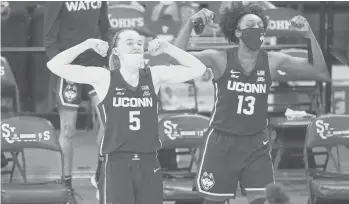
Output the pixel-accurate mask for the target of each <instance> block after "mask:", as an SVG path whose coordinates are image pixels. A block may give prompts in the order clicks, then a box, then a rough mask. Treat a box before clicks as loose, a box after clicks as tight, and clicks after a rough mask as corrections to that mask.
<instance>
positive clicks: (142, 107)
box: [99, 68, 161, 154]
mask: <svg viewBox="0 0 349 204" xmlns="http://www.w3.org/2000/svg"><path fill="white" fill-rule="evenodd" d="M99 108H100V112H101V116H102V120H104V122H105V127H106V130H105V135H104V137H103V138H102V141H101V152H100V153H101V154H109V153H112V152H130V153H152V152H156V151H157V150H158V149H159V148H160V147H161V143H160V141H159V137H158V98H157V94H156V93H155V90H154V86H153V80H152V77H151V73H150V69H149V68H146V69H141V70H140V76H139V84H138V86H137V87H131V86H130V85H129V84H128V83H127V82H126V81H125V80H124V79H123V77H122V76H121V74H120V71H119V70H115V71H113V72H111V82H110V87H109V90H108V93H107V96H106V97H105V99H104V100H103V101H102V102H101V103H100V104H99Z"/></svg>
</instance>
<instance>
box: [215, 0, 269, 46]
mask: <svg viewBox="0 0 349 204" xmlns="http://www.w3.org/2000/svg"><path fill="white" fill-rule="evenodd" d="M246 14H254V15H256V16H258V17H259V18H261V19H262V21H263V25H264V30H267V27H268V19H267V17H266V16H265V15H264V13H263V9H262V8H261V7H260V6H258V5H256V4H249V5H246V6H244V5H243V4H242V2H238V3H237V2H235V3H234V2H232V3H231V7H230V8H225V9H224V11H223V12H222V14H221V17H220V19H221V20H220V22H219V27H220V29H221V31H222V33H223V35H224V37H225V38H226V39H227V40H228V41H229V42H230V43H231V42H233V43H237V42H238V38H237V37H236V36H235V30H236V29H237V26H238V24H239V21H240V19H241V18H242V17H243V16H245V15H246Z"/></svg>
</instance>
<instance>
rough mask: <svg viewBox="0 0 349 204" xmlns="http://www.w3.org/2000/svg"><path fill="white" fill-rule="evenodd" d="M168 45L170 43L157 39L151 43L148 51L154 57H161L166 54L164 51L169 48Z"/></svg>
mask: <svg viewBox="0 0 349 204" xmlns="http://www.w3.org/2000/svg"><path fill="white" fill-rule="evenodd" d="M168 44H169V42H167V41H164V40H161V39H158V38H156V39H154V40H152V41H150V42H149V45H148V51H149V53H150V55H152V56H157V55H160V54H162V53H164V50H165V49H166V48H167V47H168Z"/></svg>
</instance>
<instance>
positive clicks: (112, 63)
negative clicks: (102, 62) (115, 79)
mask: <svg viewBox="0 0 349 204" xmlns="http://www.w3.org/2000/svg"><path fill="white" fill-rule="evenodd" d="M108 65H109V70H110V71H111V72H112V71H115V70H117V69H120V59H119V57H118V56H117V55H114V54H113V53H111V54H110V55H109V63H108Z"/></svg>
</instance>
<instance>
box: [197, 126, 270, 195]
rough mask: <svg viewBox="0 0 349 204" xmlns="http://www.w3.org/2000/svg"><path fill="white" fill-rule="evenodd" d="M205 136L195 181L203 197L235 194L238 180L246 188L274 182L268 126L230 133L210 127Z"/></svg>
mask: <svg viewBox="0 0 349 204" xmlns="http://www.w3.org/2000/svg"><path fill="white" fill-rule="evenodd" d="M205 136H206V142H205V147H204V148H203V154H202V156H201V161H200V166H199V170H198V174H197V178H196V182H195V183H196V187H197V190H198V192H199V193H201V194H203V196H204V197H205V198H206V199H209V200H226V199H230V198H235V195H236V189H237V184H238V183H240V185H241V187H242V188H243V190H246V191H247V192H248V191H259V190H264V189H265V186H266V185H267V184H269V183H272V182H274V171H273V163H272V158H271V156H270V149H271V148H270V137H269V134H268V130H263V131H261V132H259V133H256V134H253V135H233V134H229V133H225V132H221V131H218V130H215V129H212V128H210V129H208V130H207V131H206V135H205Z"/></svg>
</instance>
